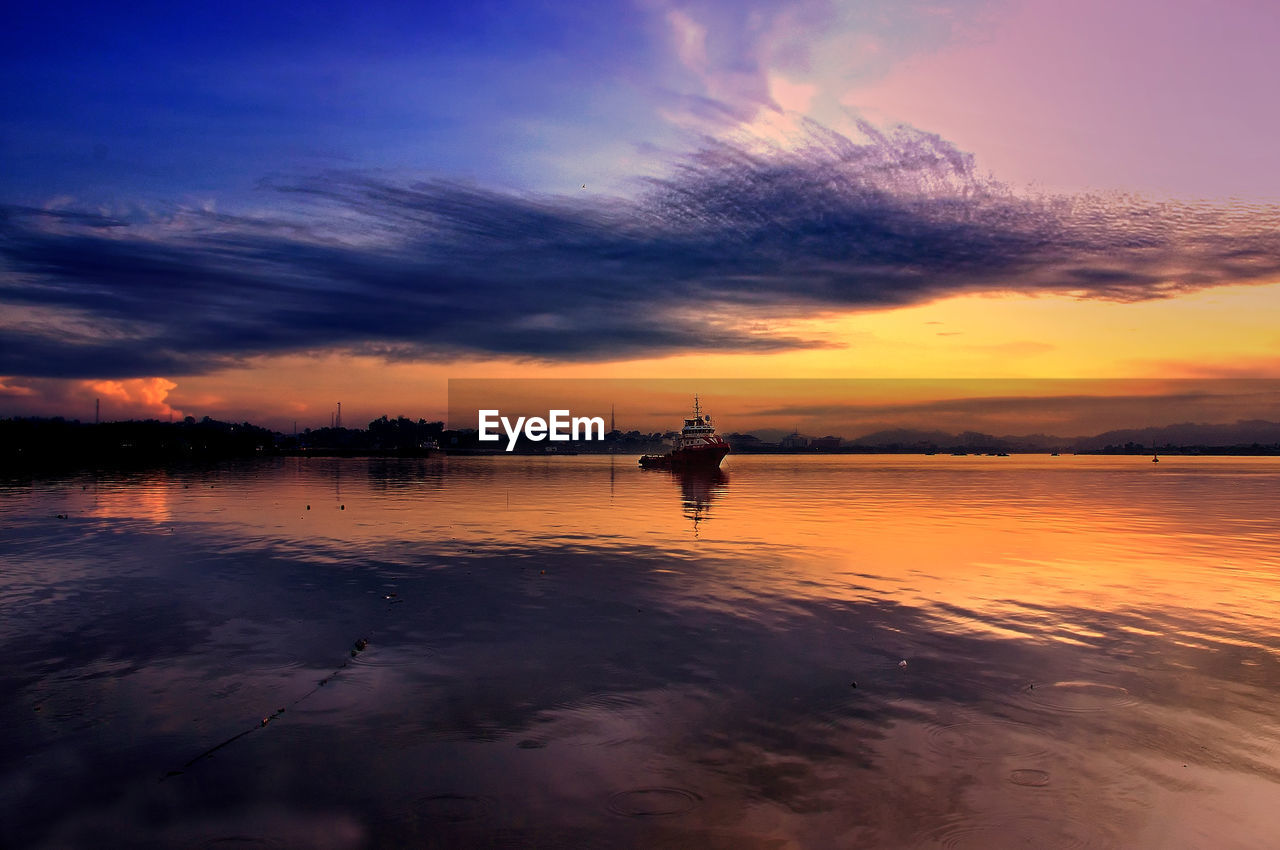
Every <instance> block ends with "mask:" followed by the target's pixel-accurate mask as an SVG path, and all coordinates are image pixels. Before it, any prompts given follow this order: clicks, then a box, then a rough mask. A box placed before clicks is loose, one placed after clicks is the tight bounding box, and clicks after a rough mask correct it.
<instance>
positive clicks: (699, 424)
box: [640, 396, 729, 470]
mask: <svg viewBox="0 0 1280 850" xmlns="http://www.w3.org/2000/svg"><path fill="white" fill-rule="evenodd" d="M728 453H729V444H728V443H726V442H725V441H724V438H723V437H720V436H719V435H717V434H716V429H715V428H714V427H713V426H712V425H711V417H710V416H709V415H707V414H705V413H703V412H702V405H701V404H700V403H699V401H698V397H697V396H694V397H693V416H691V417H688V418H686V419H685V420H684V427H683V428H681V429H680V433H679V434H677V435H676V440H675V445H674V446H673V447H672V449H671V451H670V452H668V453H667V454H664V455H645V456H644V457H642V458H640V465H641V466H642V467H644V468H645V469H675V470H686V469H698V470H701V469H719V468H720V461H722V460H724V456H725V455H727V454H728Z"/></svg>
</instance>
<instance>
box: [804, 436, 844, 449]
mask: <svg viewBox="0 0 1280 850" xmlns="http://www.w3.org/2000/svg"><path fill="white" fill-rule="evenodd" d="M809 448H811V449H813V450H814V451H816V452H833V451H835V450H836V449H838V448H840V438H839V437H831V436H827V437H817V438H815V439H813V440H810V441H809Z"/></svg>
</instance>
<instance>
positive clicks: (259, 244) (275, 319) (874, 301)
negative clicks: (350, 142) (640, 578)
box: [0, 122, 1280, 378]
mask: <svg viewBox="0 0 1280 850" xmlns="http://www.w3.org/2000/svg"><path fill="white" fill-rule="evenodd" d="M802 128H803V133H802V136H801V137H800V138H798V139H794V140H793V142H792V144H793V146H789V147H786V148H784V147H781V146H765V147H764V148H761V147H760V146H759V145H753V146H750V147H749V148H748V147H744V146H739V145H734V144H729V143H725V142H708V143H707V144H706V146H705V147H704V148H702V149H701V150H700V151H698V152H697V153H695V154H693V155H691V156H689V157H687V158H685V159H684V160H682V161H680V162H678V163H677V164H676V165H675V166H674V167H673V169H672V170H671V172H670V173H669V174H668V175H667V176H665V177H663V178H661V179H653V180H648V181H646V182H645V183H644V184H643V189H642V191H640V192H638V193H637V194H636V196H635V197H633V198H627V199H620V198H619V199H606V200H601V199H598V198H591V197H588V196H587V195H586V194H580V195H576V196H535V195H527V194H512V193H504V192H497V191H491V190H489V189H485V188H482V187H477V186H473V185H465V184H460V183H454V182H444V181H434V182H425V183H417V184H404V183H397V182H394V181H390V180H386V179H383V178H381V177H379V176H378V175H376V174H369V173H333V174H327V175H323V176H321V177H314V178H310V179H301V180H295V181H290V182H277V183H275V184H272V185H270V186H267V187H266V190H267V191H268V192H270V193H272V194H273V195H274V196H275V197H276V198H277V199H278V200H279V203H280V205H282V206H286V207H287V208H288V210H289V211H288V212H287V213H285V212H282V213H280V214H278V215H276V216H274V217H262V216H244V215H241V216H236V215H228V214H215V213H212V212H208V211H201V210H196V211H184V212H182V213H181V214H178V215H174V216H171V217H169V218H166V219H152V220H150V221H147V222H142V223H139V222H136V221H119V220H116V219H110V218H105V217H100V216H93V215H90V214H87V213H81V212H78V211H74V210H68V211H55V212H49V211H45V210H30V209H22V208H15V207H10V208H8V209H7V210H5V211H4V213H3V215H2V216H0V264H2V266H0V268H2V269H3V272H2V273H3V277H2V278H0V303H3V304H5V305H7V308H8V309H7V310H6V312H7V313H8V317H7V318H5V319H0V373H2V374H11V375H30V376H56V377H95V378H117V377H133V376H153V375H181V374H193V373H198V372H202V371H207V370H210V369H213V368H218V367H221V366H225V365H228V364H231V363H234V362H236V361H238V360H240V359H243V358H246V357H250V356H254V355H260V354H271V353H281V352H292V351H307V350H317V349H334V348H342V349H351V350H356V351H360V352H364V353H372V354H378V355H381V356H384V357H387V358H393V359H418V358H440V357H454V356H504V357H520V358H532V359H539V360H549V361H556V360H613V359H622V358H628V357H637V356H652V355H663V354H670V353H675V352H695V351H739V352H743V351H745V352H751V351H755V352H763V351H777V350H783V349H794V348H802V347H813V346H817V345H822V344H825V343H821V342H819V341H816V340H812V339H804V338H800V337H797V336H795V335H794V334H790V333H787V332H783V331H779V330H777V328H778V327H780V326H781V325H780V324H779V323H780V322H781V321H783V320H785V319H788V318H801V317H805V316H810V315H814V314H817V313H825V312H830V311H833V310H834V311H841V310H862V309H870V308H878V307H886V306H892V305H904V304H912V303H920V302H924V301H928V300H931V299H936V298H940V297H944V296H947V295H953V294H958V293H966V292H1023V293H1036V292H1039V293H1049V292H1052V293H1067V294H1072V295H1076V296H1078V297H1082V298H1101V299H1111V300H1117V301H1137V300H1144V299H1152V298H1164V297H1170V296H1175V295H1178V294H1180V293H1184V292H1189V291H1193V290H1198V289H1202V288H1205V287H1210V286H1215V285H1220V284H1236V283H1263V282H1272V281H1277V280H1280V208H1278V207H1275V206H1258V205H1253V206H1247V207H1244V206H1235V207H1233V206H1223V205H1211V204H1203V203H1201V204H1176V203H1151V202H1146V201H1143V200H1141V199H1138V198H1132V197H1100V196H1099V197H1092V196H1090V197H1062V196H1034V197H1033V196H1027V195H1023V194H1019V193H1015V192H1013V191H1012V190H1010V189H1009V188H1008V187H1006V186H1004V185H1002V184H1001V183H999V182H997V181H995V180H992V179H989V178H986V177H983V176H981V175H979V174H978V173H976V171H975V169H974V167H973V163H972V160H971V159H970V157H969V156H968V155H966V154H965V153H963V152H961V151H960V150H958V149H956V148H955V147H954V146H953V145H951V144H949V143H947V142H946V141H945V140H943V139H941V138H939V137H937V136H934V135H931V134H928V133H923V132H920V131H916V130H913V129H910V128H898V129H896V130H893V131H891V132H881V131H879V130H877V129H876V128H874V127H872V126H870V125H868V124H862V125H861V126H860V128H859V129H860V131H861V133H862V134H863V138H861V139H859V140H857V141H855V140H851V139H849V138H847V137H845V136H842V135H840V134H838V133H835V132H833V131H831V130H828V129H826V128H824V127H821V126H819V125H817V124H813V123H811V122H803V124H802Z"/></svg>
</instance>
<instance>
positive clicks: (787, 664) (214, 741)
mask: <svg viewBox="0 0 1280 850" xmlns="http://www.w3.org/2000/svg"><path fill="white" fill-rule="evenodd" d="M59 515H61V517H60V516H59ZM62 517H65V518H62ZM1278 517H1280V462H1278V461H1277V460H1276V459H1255V458H1248V459H1208V458H1176V457H1169V458H1166V459H1164V460H1163V461H1162V462H1161V463H1160V464H1151V463H1150V461H1149V459H1148V458H1134V457H1125V458H1116V457H1112V458H1098V457H1060V458H1050V457H1036V458H1019V457H1012V458H994V457H949V456H945V457H944V456H937V457H805V458H795V457H776V456H775V457H762V456H758V457H748V456H731V457H730V458H729V459H728V460H726V462H725V470H724V473H723V474H722V475H719V476H713V477H710V478H692V479H681V478H678V477H673V476H672V475H670V474H669V473H664V472H652V471H650V472H645V471H642V470H639V469H637V468H636V467H635V461H634V458H622V457H619V458H616V459H611V458H609V457H587V456H580V457H557V458H547V459H530V458H514V457H499V458H472V459H465V458H456V457H455V458H447V459H434V458H432V459H427V460H420V461H405V462H399V461H386V460H361V459H349V460H320V459H288V460H281V461H271V462H262V463H257V464H246V465H238V466H228V467H223V468H219V469H216V470H204V471H190V472H169V473H139V474H132V475H103V474H99V475H82V476H79V477H72V478H63V479H58V480H50V481H35V482H30V481H23V482H18V483H12V482H11V483H9V484H7V485H4V487H3V488H2V489H0V639H2V641H3V644H2V645H3V651H4V663H3V665H0V846H5V847H101V846H128V847H147V846H166V847H167V846H194V847H253V846H263V847H296V846H310V847H369V846H425V847H636V848H651V847H656V848H662V847H706V848H717V847H724V848H729V847H732V848H757V847H759V848H765V847H769V848H774V847H777V848H783V847H813V848H830V847H947V848H961V847H992V848H1001V847H1031V846H1034V847H1160V848H1165V847H1187V848H1192V847H1262V846H1271V845H1273V844H1274V842H1275V836H1276V835H1277V834H1278V833H1280V806H1277V805H1276V801H1277V800H1280V714H1278V713H1277V711H1276V705H1277V698H1278V697H1280V654H1278V650H1280V604H1278V603H1280V534H1278V533H1277V532H1278V531H1280V527H1278V526H1280V519H1277V518H1278Z"/></svg>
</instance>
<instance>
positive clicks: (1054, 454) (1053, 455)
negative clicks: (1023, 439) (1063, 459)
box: [1049, 452, 1058, 457]
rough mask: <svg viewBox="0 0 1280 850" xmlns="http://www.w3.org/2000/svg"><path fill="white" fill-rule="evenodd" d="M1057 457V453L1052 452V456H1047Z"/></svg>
mask: <svg viewBox="0 0 1280 850" xmlns="http://www.w3.org/2000/svg"><path fill="white" fill-rule="evenodd" d="M1057 456H1058V453H1057V452H1053V453H1052V454H1050V455H1049V457H1057Z"/></svg>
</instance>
